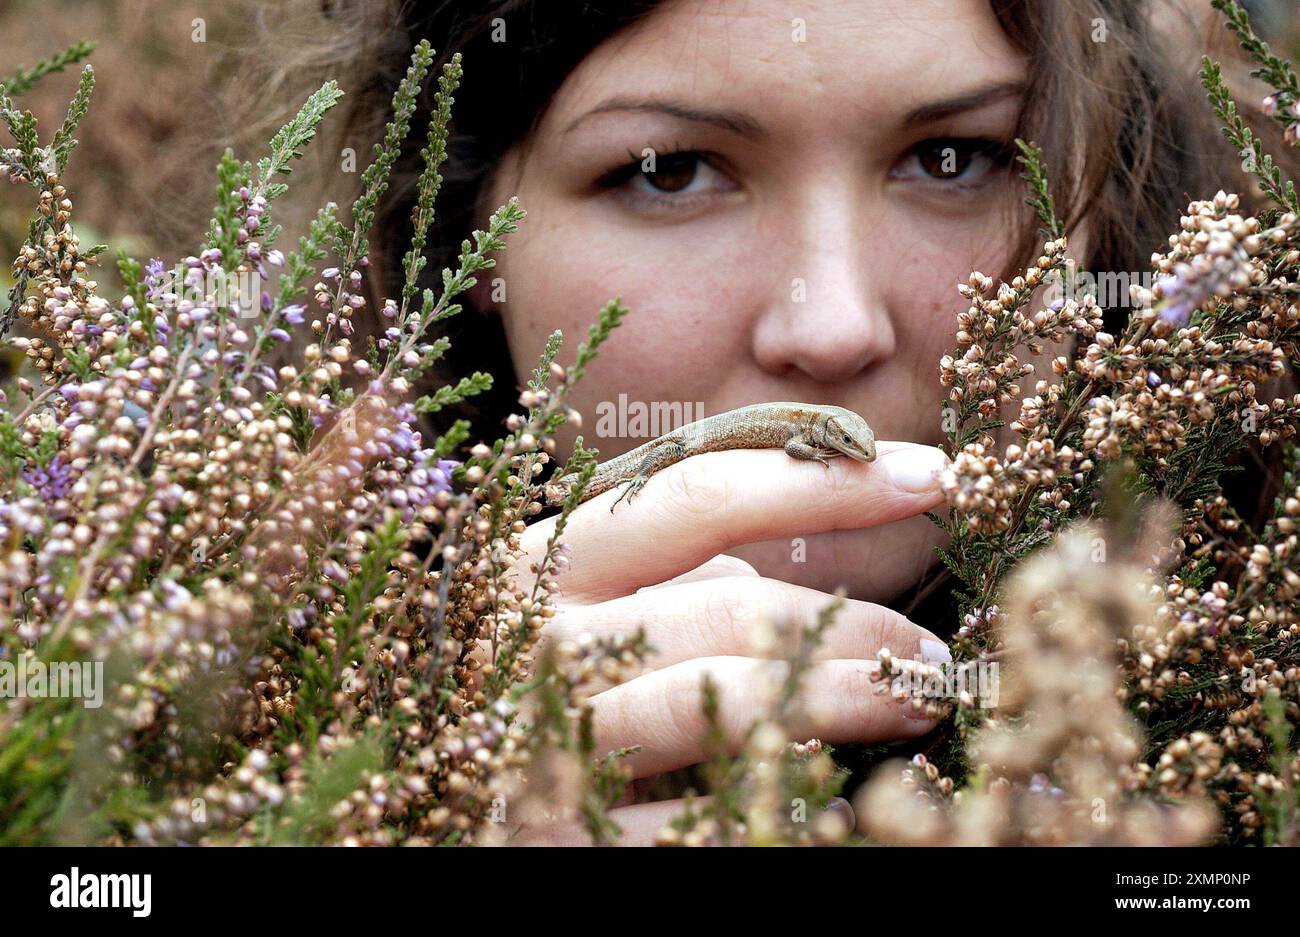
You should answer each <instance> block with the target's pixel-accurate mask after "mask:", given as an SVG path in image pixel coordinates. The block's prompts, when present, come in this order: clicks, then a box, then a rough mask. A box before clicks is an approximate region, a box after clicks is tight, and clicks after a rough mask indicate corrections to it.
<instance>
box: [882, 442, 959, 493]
mask: <svg viewBox="0 0 1300 937" xmlns="http://www.w3.org/2000/svg"><path fill="white" fill-rule="evenodd" d="M883 461H884V465H885V471H887V472H888V473H889V480H890V481H892V482H893V483H894V486H895V487H896V488H901V489H902V490H903V491H909V492H911V493H913V494H922V493H924V492H927V491H934V490H936V489H937V488H938V487H939V473H940V472H942V471H943V470H944V469H946V468H947V467H948V456H947V455H945V454H944V452H943V450H942V449H936V448H935V447H934V446H907V447H905V448H902V449H895V450H893V451H892V452H890V453H889V454H887V455H885V456H884V457H883Z"/></svg>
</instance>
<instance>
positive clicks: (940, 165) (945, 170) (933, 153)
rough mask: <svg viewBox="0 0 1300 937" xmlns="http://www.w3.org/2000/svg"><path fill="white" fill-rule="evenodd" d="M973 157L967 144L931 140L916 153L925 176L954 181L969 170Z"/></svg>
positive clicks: (973, 153) (971, 150)
mask: <svg viewBox="0 0 1300 937" xmlns="http://www.w3.org/2000/svg"><path fill="white" fill-rule="evenodd" d="M975 155H976V153H975V151H974V150H973V149H972V148H971V147H970V145H969V144H963V143H961V142H960V141H956V140H933V141H930V142H928V143H923V144H922V145H921V147H920V148H919V149H918V150H917V151H916V160H917V162H918V163H919V164H920V166H921V169H922V170H924V172H925V174H926V175H927V176H932V177H933V178H935V179H954V178H956V177H957V176H960V175H961V174H962V173H964V172H965V171H966V170H967V169H968V168H970V164H971V161H972V160H973V159H974V158H975Z"/></svg>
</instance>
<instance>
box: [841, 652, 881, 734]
mask: <svg viewBox="0 0 1300 937" xmlns="http://www.w3.org/2000/svg"><path fill="white" fill-rule="evenodd" d="M871 676H872V671H871V669H870V668H869V667H868V666H867V665H866V663H865V662H864V663H862V664H857V663H856V662H855V663H854V665H853V666H850V667H845V668H844V669H843V670H842V671H841V673H840V680H839V685H840V691H841V693H843V694H845V695H846V696H847V702H848V706H849V711H850V712H851V713H852V714H853V724H854V725H856V726H858V727H859V731H861V732H862V733H863V734H864V735H866V734H868V733H870V732H871V731H872V730H873V728H874V727H875V725H876V723H877V722H878V721H879V720H880V696H879V694H878V693H877V690H878V689H879V684H877V683H876V681H874V680H872V679H871Z"/></svg>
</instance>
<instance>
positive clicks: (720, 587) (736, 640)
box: [700, 576, 774, 653]
mask: <svg viewBox="0 0 1300 937" xmlns="http://www.w3.org/2000/svg"><path fill="white" fill-rule="evenodd" d="M773 611H774V608H773V596H772V594H771V589H769V588H767V586H766V585H763V584H761V580H758V581H756V580H754V579H752V578H750V577H747V576H723V577H721V578H719V579H715V580H712V581H711V582H709V586H708V591H707V596H706V599H705V602H704V616H703V618H704V620H703V621H701V622H700V625H701V627H703V628H705V629H706V630H707V631H708V632H709V633H708V634H706V635H705V637H706V638H708V639H710V640H713V641H716V640H717V638H718V637H719V636H721V637H723V640H724V641H725V643H726V645H727V646H728V647H729V648H731V649H733V650H734V651H735V652H736V653H742V652H743V651H744V650H745V649H746V647H747V645H748V643H749V638H750V636H751V635H752V634H753V629H754V626H755V624H756V623H757V622H758V620H759V619H760V618H761V617H762V616H763V615H765V614H771V613H772V612H773Z"/></svg>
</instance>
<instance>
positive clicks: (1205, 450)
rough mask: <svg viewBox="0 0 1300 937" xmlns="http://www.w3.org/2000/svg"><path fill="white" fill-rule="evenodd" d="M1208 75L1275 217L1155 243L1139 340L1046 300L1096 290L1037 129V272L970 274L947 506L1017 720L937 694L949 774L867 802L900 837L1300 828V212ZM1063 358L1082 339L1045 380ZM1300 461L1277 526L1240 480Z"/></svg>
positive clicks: (1260, 64) (952, 395)
mask: <svg viewBox="0 0 1300 937" xmlns="http://www.w3.org/2000/svg"><path fill="white" fill-rule="evenodd" d="M1215 6H1216V7H1217V8H1218V9H1220V10H1221V11H1222V12H1223V13H1224V14H1225V15H1226V17H1227V22H1228V26H1229V28H1230V29H1232V30H1233V31H1234V32H1235V33H1236V34H1237V35H1238V36H1239V37H1240V38H1241V40H1242V46H1243V48H1245V49H1246V51H1247V52H1248V53H1249V54H1250V55H1251V56H1252V58H1253V59H1254V60H1255V62H1256V64H1257V68H1256V70H1255V72H1254V73H1253V74H1254V75H1255V76H1256V77H1258V78H1261V79H1263V80H1264V81H1266V82H1267V83H1268V84H1269V85H1270V86H1272V87H1273V88H1275V89H1276V90H1275V93H1274V94H1273V95H1270V96H1269V98H1268V99H1267V100H1266V101H1265V102H1264V107H1263V110H1264V111H1265V113H1268V114H1271V115H1272V116H1273V117H1274V118H1275V119H1276V120H1278V121H1279V122H1281V123H1282V124H1283V126H1284V127H1285V140H1286V141H1287V143H1290V144H1294V142H1295V139H1296V136H1295V127H1296V120H1297V115H1300V111H1297V110H1296V102H1297V96H1296V91H1297V84H1296V78H1295V74H1294V72H1293V71H1292V69H1291V67H1290V66H1289V65H1288V64H1287V63H1286V62H1284V61H1283V60H1281V59H1279V58H1278V57H1276V56H1275V55H1273V54H1272V53H1271V51H1270V50H1269V48H1268V46H1267V44H1265V43H1264V42H1262V41H1261V40H1259V39H1258V38H1257V37H1256V36H1255V35H1254V34H1253V32H1251V30H1250V26H1249V23H1248V22H1247V19H1246V16H1245V14H1244V12H1243V11H1242V10H1241V9H1240V7H1238V6H1237V5H1236V4H1234V3H1231V2H1229V0H1215ZM1201 80H1202V83H1203V84H1204V86H1205V88H1206V91H1207V92H1208V94H1209V98H1210V101H1211V102H1212V104H1213V106H1214V108H1215V111H1216V113H1217V114H1218V116H1219V118H1220V119H1221V121H1222V122H1223V129H1224V134H1225V136H1226V137H1227V139H1228V140H1230V141H1231V142H1232V144H1233V146H1234V147H1236V148H1237V149H1238V150H1239V151H1240V152H1242V153H1243V154H1245V155H1246V157H1247V159H1246V161H1245V163H1244V166H1245V168H1247V169H1248V170H1249V171H1251V172H1253V173H1254V174H1255V175H1256V177H1257V179H1258V184H1259V186H1260V189H1261V190H1262V191H1263V193H1264V194H1266V195H1267V197H1268V198H1269V199H1270V200H1271V201H1272V202H1273V203H1274V204H1273V207H1271V208H1269V209H1267V210H1265V211H1263V212H1262V213H1261V214H1260V215H1259V216H1258V217H1256V216H1247V215H1245V214H1244V213H1243V212H1242V211H1241V210H1240V207H1241V200H1240V199H1239V197H1238V196H1236V195H1228V194H1225V193H1224V192H1219V193H1218V194H1216V195H1215V196H1214V197H1213V198H1212V199H1207V200H1198V201H1194V202H1192V203H1191V204H1190V205H1189V206H1188V209H1187V212H1186V214H1184V215H1183V217H1182V218H1181V220H1180V226H1179V227H1180V230H1179V231H1178V232H1177V233H1176V234H1173V235H1171V236H1170V238H1169V241H1168V244H1167V246H1166V247H1165V249H1164V250H1161V251H1159V252H1157V253H1155V254H1153V255H1152V258H1151V265H1152V270H1153V271H1154V273H1155V281H1154V287H1153V288H1152V289H1149V290H1148V289H1146V288H1144V287H1142V286H1139V285H1134V286H1133V287H1132V290H1133V294H1134V295H1133V300H1134V307H1135V309H1134V311H1133V313H1132V315H1130V316H1129V317H1128V319H1127V321H1126V323H1125V324H1124V326H1123V331H1122V332H1120V333H1119V334H1112V333H1110V332H1107V331H1105V329H1104V328H1103V324H1104V323H1103V317H1102V312H1103V310H1102V309H1100V308H1099V307H1098V305H1097V303H1096V299H1095V297H1094V296H1093V295H1091V294H1085V295H1083V296H1076V295H1071V294H1070V292H1069V291H1067V292H1066V294H1065V295H1063V296H1062V295H1058V296H1057V297H1056V298H1054V299H1051V300H1049V301H1047V302H1046V303H1045V304H1044V305H1043V306H1042V307H1041V308H1039V307H1037V306H1036V305H1035V297H1036V296H1038V295H1041V291H1040V290H1039V287H1041V286H1042V285H1043V284H1045V283H1050V282H1052V279H1053V277H1056V278H1057V280H1056V282H1058V283H1059V282H1062V281H1067V282H1068V261H1067V244H1066V239H1065V237H1064V236H1063V235H1062V230H1061V225H1060V222H1059V221H1058V219H1057V218H1056V217H1055V213H1054V210H1053V204H1052V199H1051V195H1050V186H1049V184H1048V181H1047V179H1046V177H1045V175H1044V168H1043V166H1042V165H1041V160H1040V156H1039V154H1038V153H1037V151H1035V150H1034V148H1033V147H1031V146H1029V145H1026V144H1023V143H1022V144H1021V151H1022V155H1021V161H1022V163H1023V165H1024V167H1025V179H1026V181H1027V182H1028V183H1029V185H1030V187H1031V189H1032V197H1031V199H1030V203H1031V204H1032V205H1033V206H1034V207H1035V208H1036V210H1037V212H1038V214H1039V216H1040V218H1041V220H1042V222H1043V225H1044V228H1045V231H1046V234H1047V237H1048V239H1047V240H1046V241H1045V243H1044V244H1043V249H1042V253H1041V255H1040V256H1039V257H1038V258H1037V259H1036V261H1035V262H1034V264H1033V265H1032V266H1030V267H1029V269H1027V270H1026V271H1025V272H1024V274H1023V275H1021V276H1017V277H1015V278H1014V279H1012V280H1011V281H1010V282H1009V283H1000V284H997V285H996V286H995V284H994V282H993V280H992V279H991V278H989V277H987V276H985V275H983V274H981V273H974V274H972V275H971V278H970V280H969V282H968V283H967V284H963V285H962V286H961V287H960V288H959V289H960V291H961V293H962V296H963V297H964V298H965V299H966V300H967V301H968V302H969V304H970V305H969V308H968V309H967V310H966V311H965V312H963V313H961V314H959V315H958V317H957V324H958V333H957V341H958V348H957V350H956V351H954V352H953V354H951V355H947V356H945V357H944V358H943V360H942V362H941V364H940V367H941V380H942V382H943V384H944V386H945V387H947V388H949V402H948V405H947V407H946V409H945V413H944V418H945V420H946V423H945V426H946V427H947V428H948V429H949V430H950V434H949V443H950V454H951V455H952V458H953V462H952V466H951V468H950V469H949V470H948V471H947V472H946V474H945V477H944V487H945V491H946V492H947V494H948V497H949V501H950V505H951V507H950V510H949V512H948V514H947V516H946V517H939V516H935V517H934V518H933V519H934V520H935V521H936V523H939V524H940V525H941V526H942V527H943V528H944V530H945V531H947V532H948V534H949V535H950V538H951V539H950V542H949V545H948V547H947V548H946V549H945V550H944V551H943V560H944V562H945V564H946V566H947V568H948V570H949V572H950V573H951V576H952V577H954V578H955V579H956V580H957V583H958V585H957V593H958V595H959V598H960V600H961V603H962V615H963V621H962V624H961V627H960V629H959V631H958V632H957V635H956V640H955V642H954V651H955V654H956V657H957V659H958V661H959V662H960V663H959V665H958V666H959V667H964V668H969V667H971V666H973V665H975V664H976V663H979V662H987V661H991V660H997V661H999V663H1000V665H1001V666H1002V668H1003V672H1005V673H1007V675H1008V676H1007V686H1006V689H1005V691H1004V693H1003V694H1002V699H1001V701H1000V702H1001V704H1002V705H1000V706H999V708H998V709H997V710H996V711H988V710H981V708H980V706H979V701H978V700H977V699H975V698H973V697H971V696H970V695H969V694H966V695H964V696H962V697H961V699H960V700H957V701H952V702H953V703H955V705H946V704H947V702H948V701H943V700H937V701H936V700H929V701H923V700H919V699H917V700H913V701H912V705H921V704H922V703H924V704H925V705H927V706H928V707H929V708H930V709H931V710H932V711H934V712H935V713H936V714H941V713H942V714H946V715H950V716H951V720H952V721H951V723H950V728H949V731H950V733H951V736H952V738H953V739H955V740H956V741H955V744H954V745H953V746H952V747H951V748H948V749H944V748H940V749H939V751H940V756H939V758H938V759H937V761H938V762H940V763H936V760H931V759H927V758H926V757H925V756H924V755H918V756H917V758H916V759H915V760H914V763H913V764H912V765H910V766H907V767H905V768H904V769H903V771H902V779H903V784H904V788H905V789H906V790H908V791H909V792H910V794H909V795H908V796H906V797H902V799H900V791H899V789H898V788H897V787H896V785H895V783H894V781H893V780H878V781H876V782H875V783H874V784H873V785H872V786H871V787H870V788H869V790H868V791H867V792H866V793H864V795H863V798H864V799H863V802H862V805H863V807H864V811H863V812H864V813H865V814H866V816H867V822H868V824H869V825H870V828H871V829H873V830H875V831H877V832H878V834H879V835H881V836H882V837H883V838H886V839H889V840H891V841H902V842H915V841H918V840H919V841H925V842H949V843H952V842H961V843H995V842H996V843H1062V842H1071V843H1079V842H1084V843H1107V842H1109V843H1130V844H1138V843H1150V842H1167V843H1188V842H1202V841H1206V840H1209V839H1212V838H1214V837H1216V836H1217V837H1221V838H1222V839H1223V840H1225V841H1228V842H1233V843H1245V842H1264V843H1287V844H1291V845H1295V844H1297V842H1298V840H1297V830H1298V829H1300V827H1298V826H1297V818H1298V814H1297V809H1298V801H1297V781H1300V758H1297V753H1296V746H1295V743H1294V737H1295V725H1296V723H1297V722H1300V696H1298V695H1297V693H1298V691H1300V683H1298V681H1300V648H1298V647H1297V644H1296V638H1297V637H1298V636H1300V605H1298V603H1297V597H1298V596H1300V590H1298V589H1297V587H1300V573H1298V572H1297V564H1296V559H1295V557H1296V550H1297V547H1298V546H1300V543H1298V542H1297V530H1298V528H1297V523H1298V521H1300V488H1298V487H1297V481H1300V474H1298V471H1300V446H1298V445H1297V443H1296V430H1297V426H1298V424H1300V394H1293V395H1291V396H1281V395H1277V396H1275V395H1274V394H1276V393H1277V391H1278V390H1281V389H1284V388H1286V387H1287V386H1288V382H1290V383H1291V384H1292V385H1293V382H1294V373H1295V368H1296V366H1297V364H1298V363H1300V344H1298V343H1300V310H1298V309H1297V307H1296V305H1295V304H1294V297H1295V294H1296V291H1297V286H1296V276H1297V265H1298V264H1300V249H1297V210H1298V209H1300V205H1297V202H1296V195H1295V190H1294V187H1293V185H1292V183H1291V182H1290V181H1289V180H1286V179H1285V178H1284V176H1283V174H1282V171H1281V169H1280V168H1279V166H1278V165H1277V164H1275V162H1274V161H1273V160H1272V159H1271V158H1270V157H1269V156H1268V155H1267V154H1266V153H1265V152H1264V151H1263V147H1262V143H1261V140H1260V138H1259V136H1258V135H1257V134H1256V133H1254V132H1253V131H1252V130H1251V129H1250V127H1249V126H1248V125H1247V123H1246V122H1245V121H1244V120H1243V119H1242V117H1241V116H1240V114H1239V113H1238V110H1237V108H1236V106H1235V104H1234V103H1233V100H1232V98H1231V95H1230V93H1229V92H1228V89H1227V88H1226V86H1225V84H1224V82H1223V78H1222V75H1221V71H1220V68H1219V66H1218V65H1217V64H1216V63H1214V62H1213V61H1211V60H1209V59H1208V58H1207V59H1206V60H1205V61H1204V63H1203V67H1202V70H1201ZM1049 348H1050V349H1053V350H1056V349H1062V348H1063V349H1065V350H1066V353H1064V354H1054V355H1052V356H1051V357H1050V359H1049V362H1048V367H1047V369H1046V370H1047V371H1048V372H1049V373H1043V370H1041V357H1040V356H1043V354H1044V351H1045V349H1049ZM1033 358H1039V361H1038V362H1035V361H1033V360H1031V359H1033ZM1031 381H1032V384H1031V383H1030V382H1031ZM1292 389H1294V388H1293V386H1292ZM1025 390H1028V391H1029V394H1028V395H1024V391H1025ZM1017 399H1018V400H1019V411H1018V413H1016V414H1015V416H1014V417H1012V418H1011V419H1010V420H1004V419H1002V415H1003V413H1004V410H1005V408H1006V407H1007V406H1008V405H1010V404H1013V403H1014V402H1015V401H1016V400H1017ZM1004 427H1005V430H1007V431H1009V435H1008V436H1007V437H1001V438H1000V437H999V436H998V435H997V434H998V433H999V431H1001V430H1003V428H1004ZM1274 454H1276V456H1277V457H1278V458H1277V463H1278V464H1280V466H1281V479H1280V484H1279V487H1278V492H1277V496H1276V498H1275V499H1274V501H1273V503H1272V505H1271V511H1270V512H1269V518H1270V519H1269V520H1268V521H1267V522H1266V523H1265V524H1263V529H1262V530H1260V529H1256V528H1255V527H1253V526H1252V524H1251V522H1250V518H1249V517H1243V516H1242V513H1241V507H1240V505H1239V504H1234V503H1233V502H1232V501H1231V500H1230V499H1229V497H1228V496H1227V494H1226V493H1225V481H1228V480H1230V478H1231V475H1232V473H1234V472H1235V471H1239V470H1240V465H1241V462H1242V460H1243V459H1254V460H1256V461H1257V462H1259V463H1261V464H1262V463H1263V461H1264V459H1266V458H1268V457H1269V456H1270V455H1274ZM1251 494H1253V495H1258V494H1259V493H1258V492H1252V493H1251ZM1088 518H1098V519H1104V521H1105V522H1106V523H1105V526H1093V527H1091V528H1089V527H1086V526H1083V525H1080V523H1079V522H1080V521H1081V520H1084V519H1088ZM1153 527H1154V528H1155V529H1156V531H1157V533H1160V532H1163V534H1164V535H1163V536H1156V537H1153V536H1152V533H1151V531H1152V528H1153ZM1166 527H1167V530H1166V529H1165V528H1166ZM1088 531H1090V532H1088ZM1143 531H1146V533H1145V534H1143V533H1142V532H1143ZM888 669H889V668H888V667H887V668H886V671H888ZM1116 699H1118V700H1119V701H1121V702H1122V703H1123V704H1124V706H1123V710H1121V709H1120V708H1119V707H1118V706H1117V704H1116V703H1115V700H1116ZM1139 728H1141V729H1143V730H1145V731H1144V732H1141V733H1139V731H1138V730H1139ZM946 773H951V774H952V775H955V776H956V778H957V779H958V780H962V779H964V780H965V781H966V782H967V783H966V784H965V785H964V786H958V785H957V784H956V783H955V782H954V780H953V778H952V777H950V776H947V774H946ZM911 794H914V795H915V798H913V797H912V796H911ZM916 798H919V800H918V799H916ZM1209 802H1213V803H1214V804H1215V805H1217V807H1218V808H1219V811H1220V813H1221V814H1222V820H1223V822H1222V825H1221V826H1220V824H1218V823H1215V822H1211V821H1210V820H1209V819H1208V817H1207V814H1206V811H1205V806H1206V804H1207V803H1209ZM904 805H906V806H904ZM1157 805H1159V806H1162V807H1163V808H1164V809H1160V810H1156V809H1155V807H1156V806H1157ZM1176 808H1181V809H1176ZM900 810H901V811H903V812H902V813H899V812H898V811H900ZM912 820H917V821H918V822H917V823H912V822H911V821H912ZM921 821H923V822H921Z"/></svg>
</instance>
